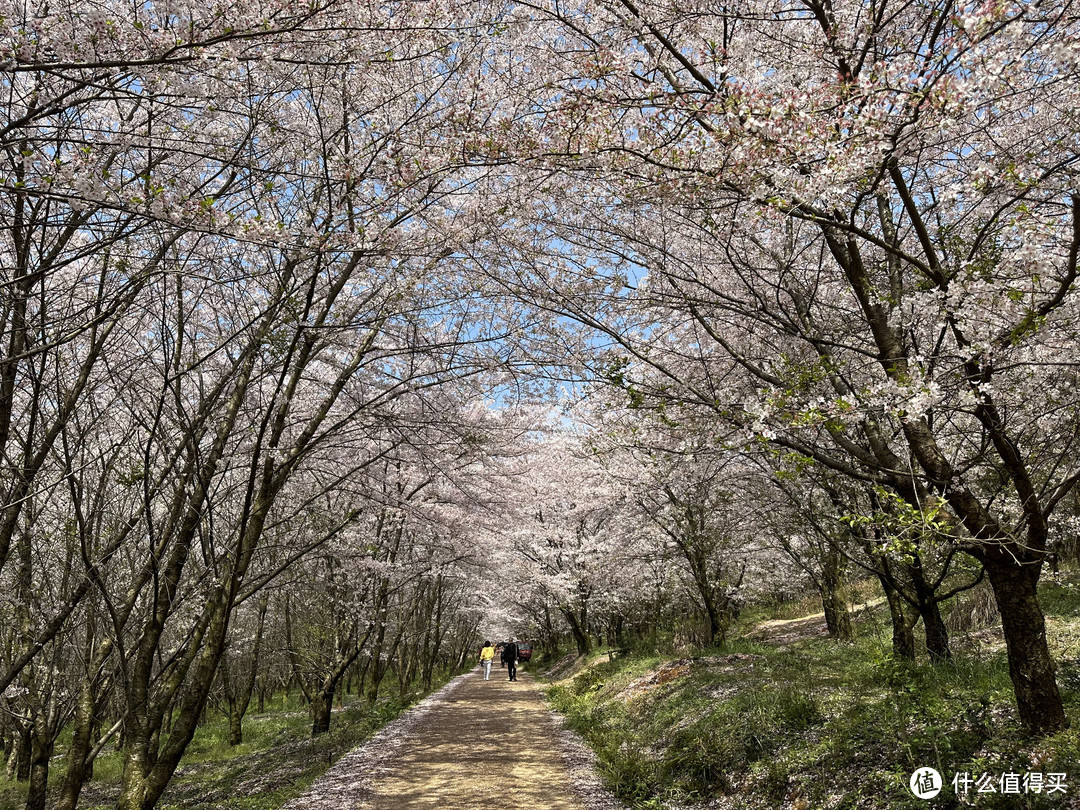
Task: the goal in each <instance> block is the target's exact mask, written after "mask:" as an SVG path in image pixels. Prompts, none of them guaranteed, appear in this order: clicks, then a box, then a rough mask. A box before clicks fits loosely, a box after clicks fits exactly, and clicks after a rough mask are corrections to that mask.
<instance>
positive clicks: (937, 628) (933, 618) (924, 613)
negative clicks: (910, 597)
mask: <svg viewBox="0 0 1080 810" xmlns="http://www.w3.org/2000/svg"><path fill="white" fill-rule="evenodd" d="M919 615H920V616H921V617H922V620H923V629H925V630H926V652H927V653H929V655H930V661H931V663H934V664H940V663H943V662H946V661H951V660H952V650H950V649H949V631H948V629H946V627H945V622H944V621H943V620H942V618H941V609H940V607H939V603H938V601H937V600H936V599H934V598H933V596H931V597H930V599H929V600H928V601H926V602H922V603H920V604H919Z"/></svg>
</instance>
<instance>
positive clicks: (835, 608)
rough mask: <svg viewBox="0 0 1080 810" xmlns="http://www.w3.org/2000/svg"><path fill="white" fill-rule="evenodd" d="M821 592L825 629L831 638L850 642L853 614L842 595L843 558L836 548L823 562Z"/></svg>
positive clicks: (826, 555)
mask: <svg viewBox="0 0 1080 810" xmlns="http://www.w3.org/2000/svg"><path fill="white" fill-rule="evenodd" d="M823 562H824V565H823V566H822V572H821V578H820V587H819V589H820V592H821V606H822V609H823V610H824V611H825V627H826V628H827V629H828V631H829V636H830V637H832V638H835V639H838V640H840V641H850V640H851V639H852V638H853V637H854V631H853V630H852V627H851V613H850V612H849V611H848V606H847V601H846V600H845V599H844V597H843V594H842V593H841V588H842V586H843V558H842V557H841V556H840V554H839V552H837V550H836V549H835V548H832V547H831V546H830V548H829V549H828V551H826V553H825V559H824V560H823Z"/></svg>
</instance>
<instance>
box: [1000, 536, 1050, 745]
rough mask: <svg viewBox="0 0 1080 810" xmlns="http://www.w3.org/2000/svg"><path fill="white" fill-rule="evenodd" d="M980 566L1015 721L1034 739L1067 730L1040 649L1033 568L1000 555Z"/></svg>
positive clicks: (1042, 632) (1042, 624) (1046, 655)
mask: <svg viewBox="0 0 1080 810" xmlns="http://www.w3.org/2000/svg"><path fill="white" fill-rule="evenodd" d="M985 563H986V571H987V574H988V575H989V577H990V585H991V586H992V587H993V589H994V596H995V597H996V599H997V604H998V609H999V611H1000V612H1001V627H1002V630H1003V631H1004V633H1005V646H1006V649H1007V650H1008V657H1009V676H1010V677H1011V678H1012V683H1013V689H1014V691H1015V692H1016V704H1017V708H1018V709H1019V712H1020V719H1021V720H1022V721H1023V723H1024V724H1025V725H1026V726H1027V727H1028V728H1029V729H1030V730H1031V731H1032V732H1034V733H1036V734H1050V733H1053V732H1056V731H1061V730H1062V729H1065V728H1068V727H1069V722H1068V719H1067V718H1066V717H1065V709H1064V707H1063V705H1062V702H1061V693H1060V692H1059V691H1058V686H1057V681H1056V679H1055V677H1054V662H1053V659H1052V658H1051V657H1050V651H1049V648H1048V647H1047V644H1046V621H1045V619H1044V618H1043V612H1042V608H1041V607H1040V605H1039V598H1038V595H1037V593H1036V584H1037V582H1038V578H1039V569H1038V566H1037V565H1027V566H1021V565H1017V564H1016V561H1015V560H1013V559H1012V557H1011V555H1009V554H1008V553H1007V551H1006V550H1004V549H1003V550H1002V551H1001V552H1000V553H997V554H988V555H987V558H986V561H985Z"/></svg>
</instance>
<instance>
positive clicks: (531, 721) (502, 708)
mask: <svg viewBox="0 0 1080 810" xmlns="http://www.w3.org/2000/svg"><path fill="white" fill-rule="evenodd" d="M590 759H591V758H590V757H589V755H588V753H587V749H585V747H584V746H583V745H581V744H580V743H575V740H574V738H573V736H572V735H570V734H569V732H567V731H566V730H565V729H563V728H561V727H560V725H559V723H558V722H557V721H556V720H555V719H554V717H553V716H552V714H551V712H549V711H548V709H547V707H546V706H545V704H544V701H543V697H542V696H541V693H540V690H539V688H538V687H537V685H536V684H535V682H534V681H533V679H532V678H531V677H530V676H529V675H528V673H525V672H523V671H521V670H519V671H518V681H517V682H515V683H509V682H508V681H507V679H506V671H505V670H501V669H499V668H498V667H494V668H493V669H492V672H491V680H490V681H484V680H483V678H482V677H481V676H480V675H479V670H478V669H477V670H473V671H472V672H470V673H468V674H467V675H463V676H461V677H460V678H458V679H456V680H454V681H452V682H451V683H450V684H448V685H447V686H446V687H445V688H443V689H442V690H440V691H439V692H437V693H436V694H434V695H432V696H431V697H429V698H427V699H426V700H424V701H423V702H421V703H420V704H419V705H418V706H417V707H416V708H414V709H413V710H411V711H410V712H409V713H408V714H406V715H404V716H403V717H401V718H399V719H398V720H396V721H395V722H393V723H391V724H390V725H389V726H387V727H386V728H384V729H383V730H382V731H380V732H379V733H378V734H377V735H376V736H375V737H373V738H372V739H371V740H369V741H368V742H367V743H366V744H365V745H363V746H362V747H361V748H358V749H357V750H355V751H353V752H351V753H349V754H347V755H346V756H344V757H342V759H341V760H339V761H338V763H337V764H336V765H334V767H333V768H331V769H330V771H328V772H327V773H326V775H325V776H323V777H322V778H321V779H319V780H318V781H317V782H316V783H315V784H314V785H312V787H311V790H310V791H309V792H308V793H307V794H306V795H304V796H302V797H300V798H298V799H295V800H293V801H292V802H290V803H289V804H288V805H286V810H331V808H332V809H333V810H399V809H400V808H423V807H432V808H434V807H438V808H447V810H455V808H474V807H477V806H483V805H485V804H487V803H488V802H495V803H497V804H499V805H502V804H512V805H513V806H515V807H528V808H536V809H537V810H602V809H603V808H615V807H618V806H619V805H618V804H617V803H615V802H614V801H613V800H612V799H611V798H610V796H608V795H607V794H606V793H605V792H604V791H603V789H602V788H601V787H600V785H599V780H597V779H596V776H595V774H594V773H593V772H592V769H591V761H590Z"/></svg>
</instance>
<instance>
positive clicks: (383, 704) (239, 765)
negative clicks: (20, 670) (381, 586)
mask: <svg viewBox="0 0 1080 810" xmlns="http://www.w3.org/2000/svg"><path fill="white" fill-rule="evenodd" d="M446 680H449V676H446V677H445V678H443V680H442V681H440V682H439V683H436V684H435V685H434V687H435V688H438V687H439V686H441V685H442V684H443V683H445V682H446ZM385 694H387V695H390V694H396V684H394V683H390V682H388V683H387V684H386V688H385ZM419 697H420V695H414V697H413V700H416V699H419ZM408 705H409V704H402V703H401V702H399V701H398V700H397V699H396V698H387V699H382V700H380V701H379V702H378V703H377V704H376V705H375V706H369V705H368V704H367V702H366V700H363V699H361V698H357V697H353V696H349V697H347V698H346V699H345V702H344V707H343V708H341V709H340V710H337V711H335V712H334V716H333V721H332V723H331V726H330V732H329V733H327V734H323V735H320V736H319V737H316V738H312V737H311V716H310V714H309V712H308V710H307V708H306V707H305V706H304V705H303V704H302V703H301V701H300V697H299V695H297V694H296V693H294V694H293V695H292V696H291V698H286V697H285V696H284V695H278V696H276V697H275V698H274V700H272V701H269V702H268V704H267V706H266V709H267V711H266V712H265V713H263V714H255V713H254V712H250V713H249V714H248V715H247V717H245V719H244V741H243V743H241V744H240V745H237V746H230V745H229V744H228V723H227V721H226V719H225V717H224V716H223V715H222V714H221V713H220V712H217V711H213V710H211V711H208V712H207V718H206V722H205V723H204V724H203V725H202V726H201V727H200V728H199V729H198V731H197V732H196V734H195V737H194V739H192V741H191V744H190V745H189V746H188V749H187V751H186V753H185V755H184V759H183V760H182V762H181V764H180V767H179V768H178V769H177V772H176V774H175V776H174V777H173V779H172V781H171V782H170V784H169V787H168V789H167V790H166V792H165V794H164V796H163V797H162V799H161V801H160V802H159V804H158V807H159V808H161V809H162V810H196V809H197V810H278V808H280V807H281V806H282V805H284V804H285V803H286V802H288V801H289V800H291V799H293V798H295V797H297V796H299V795H301V794H302V793H304V792H305V791H306V790H307V789H308V787H309V786H310V785H311V783H312V782H314V781H315V779H317V778H318V777H319V776H321V775H322V774H323V773H325V772H326V771H327V770H328V769H329V767H330V766H331V765H332V764H333V763H334V762H336V761H337V760H338V759H339V758H340V757H341V756H342V755H343V754H345V753H347V752H348V751H349V750H351V749H352V748H355V747H356V746H357V745H359V744H360V743H362V742H363V741H364V740H366V739H368V738H369V737H370V736H371V735H372V734H374V733H375V731H377V730H378V729H380V728H381V727H382V726H384V725H385V724H386V723H388V722H389V721H390V720H393V719H394V718H395V717H397V716H398V715H399V714H400V713H401V712H402V711H403V710H404V709H405V708H407V706H408ZM63 742H64V738H61V743H63ZM57 753H58V754H61V755H62V754H63V746H62V745H60V746H58V748H57ZM122 768H123V759H122V754H121V753H120V752H118V751H115V750H114V749H113V748H112V747H109V748H106V750H105V751H104V752H102V754H101V756H99V757H98V759H97V760H96V761H95V763H94V778H93V779H92V780H91V781H90V782H88V783H87V784H86V785H85V786H84V788H83V792H82V795H81V800H80V802H79V807H80V808H86V810H105V808H111V807H113V806H114V804H115V799H116V795H117V793H118V791H119V785H120V776H121V770H122ZM63 771H64V767H63V758H62V756H60V757H57V758H54V759H53V762H52V767H51V768H50V772H49V784H50V793H51V791H52V790H53V789H56V788H58V787H59V785H60V784H61V783H62V780H63ZM25 791H26V787H25V784H24V783H17V782H15V781H12V780H8V779H6V778H5V777H4V776H2V775H0V810H19V809H20V808H22V806H23V804H24V803H25ZM52 800H53V799H52V796H51V795H50V804H51V802H52Z"/></svg>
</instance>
